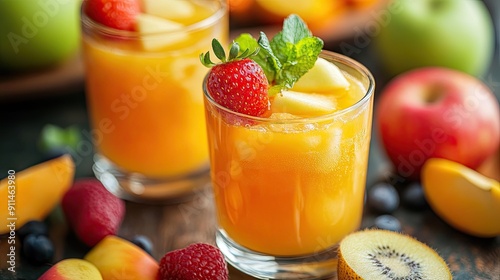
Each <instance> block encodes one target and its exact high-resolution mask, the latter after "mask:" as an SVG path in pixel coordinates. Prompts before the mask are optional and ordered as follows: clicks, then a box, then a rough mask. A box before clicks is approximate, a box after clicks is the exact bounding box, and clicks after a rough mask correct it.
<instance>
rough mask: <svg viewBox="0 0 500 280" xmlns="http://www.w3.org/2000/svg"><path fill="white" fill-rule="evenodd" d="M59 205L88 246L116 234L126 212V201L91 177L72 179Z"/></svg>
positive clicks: (74, 229)
mask: <svg viewBox="0 0 500 280" xmlns="http://www.w3.org/2000/svg"><path fill="white" fill-rule="evenodd" d="M61 206H62V209H63V211H64V215H65V216H66V219H67V221H68V223H69V225H70V226H71V228H72V229H73V231H74V232H75V233H76V235H77V236H78V238H79V239H80V240H81V241H82V242H83V243H85V244H87V245H88V246H90V247H92V246H94V245H95V244H97V243H98V242H99V241H101V240H102V239H103V238H104V237H106V236H108V235H115V234H116V233H117V231H118V228H119V227H120V224H121V222H122V220H123V217H124V214H125V203H124V202H123V201H122V200H121V199H119V198H117V197H116V196H114V195H113V194H111V193H110V192H109V191H108V190H107V189H106V188H105V187H104V186H103V185H102V183H101V182H100V181H98V180H97V179H93V178H92V179H79V180H77V181H75V183H74V184H73V186H72V187H71V188H70V189H69V190H68V191H67V192H66V193H65V194H64V197H63V199H62V203H61Z"/></svg>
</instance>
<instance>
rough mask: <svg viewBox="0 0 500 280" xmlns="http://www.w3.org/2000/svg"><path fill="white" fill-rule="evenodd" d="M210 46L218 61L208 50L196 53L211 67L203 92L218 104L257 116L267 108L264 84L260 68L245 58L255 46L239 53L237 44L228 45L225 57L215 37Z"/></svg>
mask: <svg viewBox="0 0 500 280" xmlns="http://www.w3.org/2000/svg"><path fill="white" fill-rule="evenodd" d="M212 48H213V51H214V53H215V55H216V56H217V58H218V59H220V60H221V62H222V63H220V64H215V63H213V62H212V61H211V60H210V53H209V52H207V53H206V54H204V55H203V54H201V55H200V60H201V62H202V63H203V65H205V66H207V67H212V68H211V69H210V71H209V73H208V76H207V85H206V86H207V91H208V93H209V94H210V96H212V98H213V99H214V100H215V102H217V103H218V104H220V105H222V106H224V107H226V108H228V109H231V110H233V111H235V112H238V113H243V114H247V115H251V116H260V115H262V114H264V113H265V112H267V111H268V110H269V97H268V95H267V90H268V83H267V79H266V76H265V74H264V71H263V70H262V68H261V67H260V65H259V64H257V63H256V62H255V61H253V60H251V59H250V58H249V57H250V56H253V55H255V53H256V51H258V49H254V51H253V52H249V50H250V49H247V50H246V51H245V52H243V53H241V54H240V48H239V45H238V43H233V44H231V47H230V50H229V56H228V57H227V58H226V53H225V51H224V48H223V47H222V46H221V44H220V43H219V41H217V40H216V39H214V40H212Z"/></svg>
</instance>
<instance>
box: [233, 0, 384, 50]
mask: <svg viewBox="0 0 500 280" xmlns="http://www.w3.org/2000/svg"><path fill="white" fill-rule="evenodd" d="M388 1H389V0H298V1H294V2H293V4H291V3H290V1H288V0H229V9H230V20H231V26H232V27H233V28H249V27H256V26H265V25H268V26H274V25H276V26H281V25H282V23H283V19H284V18H285V17H287V16H288V15H290V14H292V13H294V14H297V15H299V16H300V17H301V18H302V19H303V20H304V21H305V22H306V23H307V24H308V26H309V28H310V29H311V30H312V31H313V33H314V35H316V36H318V37H320V38H322V39H323V40H326V41H331V40H336V39H340V38H345V37H348V36H352V35H353V34H354V33H355V32H356V30H357V29H356V28H355V27H356V26H361V25H362V24H363V25H365V23H367V22H368V21H370V20H373V21H374V22H376V20H377V17H378V14H377V12H378V11H380V10H381V9H382V8H384V7H385V6H386V5H387V3H388Z"/></svg>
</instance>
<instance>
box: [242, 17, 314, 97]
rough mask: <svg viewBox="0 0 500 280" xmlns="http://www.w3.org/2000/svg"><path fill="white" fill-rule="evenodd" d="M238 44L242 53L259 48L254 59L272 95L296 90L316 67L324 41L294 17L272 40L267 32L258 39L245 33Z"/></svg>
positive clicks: (262, 33)
mask: <svg viewBox="0 0 500 280" xmlns="http://www.w3.org/2000/svg"><path fill="white" fill-rule="evenodd" d="M235 42H236V43H238V45H239V46H240V48H241V49H242V50H245V49H250V50H255V49H259V48H260V51H259V52H258V54H257V55H255V56H254V57H252V59H253V60H254V61H255V62H257V63H258V64H259V65H260V66H261V67H262V69H263V70H264V73H265V74H266V77H267V80H268V81H269V84H270V85H271V87H270V88H269V95H274V94H276V93H279V92H281V91H282V90H284V89H289V88H291V87H293V85H294V84H295V82H296V81H297V80H298V79H299V78H300V77H302V76H303V75H304V74H305V73H306V72H307V71H309V69H311V68H312V67H313V66H314V63H315V62H316V60H317V58H318V56H319V54H320V52H321V50H322V49H323V41H322V40H321V39H320V38H318V37H315V36H313V35H312V32H311V31H310V30H309V28H308V27H307V25H306V23H305V22H304V21H303V20H302V19H301V18H300V17H299V16H297V15H295V14H292V15H290V16H288V17H287V18H286V19H285V20H284V22H283V30H282V31H280V32H279V33H278V34H276V35H275V36H274V37H273V38H272V39H271V40H269V39H268V37H267V36H266V34H265V33H264V32H260V36H259V39H258V40H256V39H255V38H253V37H252V35H250V34H247V33H245V34H242V35H240V36H239V37H238V38H236V40H235Z"/></svg>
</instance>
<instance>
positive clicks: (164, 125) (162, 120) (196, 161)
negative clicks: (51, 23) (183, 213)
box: [82, 0, 229, 202]
mask: <svg viewBox="0 0 500 280" xmlns="http://www.w3.org/2000/svg"><path fill="white" fill-rule="evenodd" d="M141 1H143V2H144V1H145V0H141ZM163 3H164V4H165V5H162V4H161V1H157V0H151V1H148V4H149V5H150V6H152V8H149V11H148V10H146V11H141V14H140V15H139V16H138V21H139V20H140V22H139V24H142V26H141V27H142V29H139V31H124V30H117V29H113V28H110V27H107V26H104V25H102V24H99V23H97V22H95V21H93V20H92V19H91V18H90V17H89V16H88V15H87V14H86V13H85V4H86V1H84V2H83V6H82V29H83V32H82V33H83V34H82V35H83V54H84V65H85V68H86V72H85V73H86V95H87V104H88V110H89V118H90V123H91V126H92V130H93V133H92V135H93V136H94V137H93V143H94V146H95V148H96V154H95V160H94V162H95V163H94V167H93V169H94V173H95V175H96V177H97V178H99V179H100V180H101V181H102V182H103V183H104V185H105V186H106V187H107V188H108V190H110V191H111V192H112V193H114V194H115V195H117V196H119V197H121V198H124V199H128V200H132V201H146V202H148V201H165V200H166V199H173V198H179V197H182V196H184V195H186V194H189V193H190V192H192V191H193V189H194V188H197V187H199V186H201V185H203V184H204V183H203V182H205V181H208V169H209V164H208V148H207V137H206V128H205V117H204V105H203V97H202V94H201V92H202V90H201V86H200V84H201V83H202V81H203V77H204V76H205V74H206V71H207V70H206V68H205V67H204V66H203V65H200V63H199V58H198V56H199V54H200V53H201V52H202V51H203V50H204V49H205V48H206V46H207V45H210V42H211V40H212V38H214V37H215V38H219V39H220V40H222V41H227V40H228V36H229V34H228V33H229V27H228V12H227V6H226V1H225V0H172V1H166V2H163ZM139 17H140V18H139Z"/></svg>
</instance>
